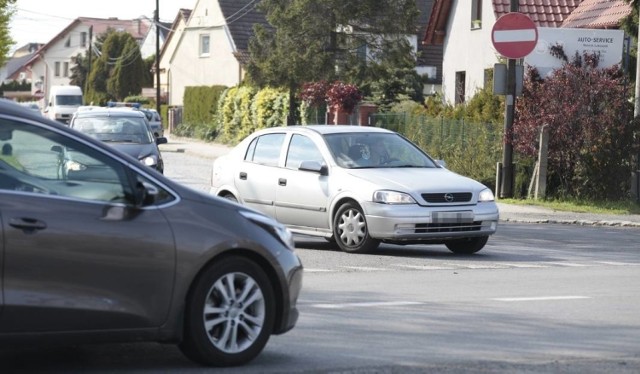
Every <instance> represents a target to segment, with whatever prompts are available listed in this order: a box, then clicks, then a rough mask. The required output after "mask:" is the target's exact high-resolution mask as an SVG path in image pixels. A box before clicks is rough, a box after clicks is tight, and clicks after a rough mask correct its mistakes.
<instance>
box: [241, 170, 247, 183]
mask: <svg viewBox="0 0 640 374" xmlns="http://www.w3.org/2000/svg"><path fill="white" fill-rule="evenodd" d="M240 179H242V180H245V181H246V180H247V173H246V172H244V171H241V172H240Z"/></svg>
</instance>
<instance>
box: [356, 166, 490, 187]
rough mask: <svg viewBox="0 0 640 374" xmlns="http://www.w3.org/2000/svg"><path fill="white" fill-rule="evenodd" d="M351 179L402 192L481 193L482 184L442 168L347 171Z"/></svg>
mask: <svg viewBox="0 0 640 374" xmlns="http://www.w3.org/2000/svg"><path fill="white" fill-rule="evenodd" d="M347 172H348V173H349V175H351V176H352V177H355V178H358V179H361V180H363V181H366V182H369V183H371V184H373V185H375V186H376V188H377V189H390V190H395V191H403V192H411V191H416V192H418V191H419V192H427V191H434V192H444V191H457V192H463V191H481V190H483V189H485V188H487V187H486V186H484V185H483V184H482V183H480V182H477V181H475V180H473V179H471V178H467V177H464V176H462V175H459V174H456V173H454V172H452V171H450V170H448V169H444V168H375V169H349V170H347Z"/></svg>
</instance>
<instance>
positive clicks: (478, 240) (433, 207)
mask: <svg viewBox="0 0 640 374" xmlns="http://www.w3.org/2000/svg"><path fill="white" fill-rule="evenodd" d="M210 192H211V193H212V194H214V195H216V196H220V197H225V198H228V199H231V200H234V201H238V202H240V203H242V204H245V205H247V206H250V207H252V208H255V209H256V210H259V211H261V212H263V213H265V214H268V215H270V216H272V217H274V218H276V219H277V220H278V221H280V222H281V223H284V224H285V225H287V226H288V227H289V228H290V229H291V230H292V231H293V232H296V233H300V234H306V235H314V236H322V237H325V238H326V239H328V240H330V241H334V242H335V243H336V244H337V245H338V246H339V247H340V248H341V249H342V250H344V251H346V252H368V251H371V250H374V249H375V248H377V247H378V245H379V243H380V242H387V243H394V244H415V243H426V244H429V243H432V244H434V243H435V244H445V245H446V246H447V248H448V249H449V250H451V251H452V252H454V253H459V254H470V253H475V252H477V251H479V250H481V249H482V248H483V247H484V245H485V244H486V243H487V239H488V238H489V236H490V235H492V234H494V233H495V232H496V229H497V225H498V207H497V205H496V203H495V201H494V195H493V193H492V192H491V190H490V189H489V188H487V187H486V186H484V185H483V184H481V183H479V182H477V181H474V180H472V179H469V178H467V177H464V176H461V175H458V174H456V173H453V172H451V171H449V170H447V169H446V168H445V167H443V166H441V165H440V164H439V163H437V162H436V161H434V160H433V159H432V158H431V157H429V156H428V155H427V154H426V153H424V152H423V151H422V150H421V149H420V148H419V147H417V146H416V145H415V144H413V143H411V142H410V141H409V140H407V139H406V138H404V137H403V136H401V135H399V134H397V133H395V132H391V131H388V130H384V129H380V128H372V127H360V126H327V125H318V126H290V127H281V128H269V129H264V130H260V131H258V132H255V133H254V134H252V135H250V136H248V137H247V138H245V139H244V140H243V141H242V142H241V143H240V144H238V145H237V146H236V147H235V148H234V149H233V150H232V151H231V152H230V153H229V154H227V155H226V156H223V157H220V158H218V159H216V160H215V161H214V163H213V171H212V179H211V191H210Z"/></svg>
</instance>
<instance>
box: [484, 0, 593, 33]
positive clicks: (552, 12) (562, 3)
mask: <svg viewBox="0 0 640 374" xmlns="http://www.w3.org/2000/svg"><path fill="white" fill-rule="evenodd" d="M582 1H583V0H519V11H520V12H521V13H524V14H527V15H528V16H529V17H530V18H531V19H532V20H533V22H534V23H535V24H536V25H537V26H541V27H560V26H561V25H562V22H563V21H564V19H565V18H567V17H568V16H569V14H570V13H571V11H572V10H574V9H575V8H576V7H577V6H578V5H580V2H582ZM510 10H511V0H493V11H494V14H495V16H496V18H500V17H501V16H503V15H505V14H507V13H509V12H510Z"/></svg>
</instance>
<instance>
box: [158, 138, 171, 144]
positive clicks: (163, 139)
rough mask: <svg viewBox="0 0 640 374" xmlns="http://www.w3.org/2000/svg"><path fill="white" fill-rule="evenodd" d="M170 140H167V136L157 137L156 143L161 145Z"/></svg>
mask: <svg viewBox="0 0 640 374" xmlns="http://www.w3.org/2000/svg"><path fill="white" fill-rule="evenodd" d="M168 142H169V141H168V140H167V138H165V137H158V138H156V144H157V145H160V144H167V143H168Z"/></svg>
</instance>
